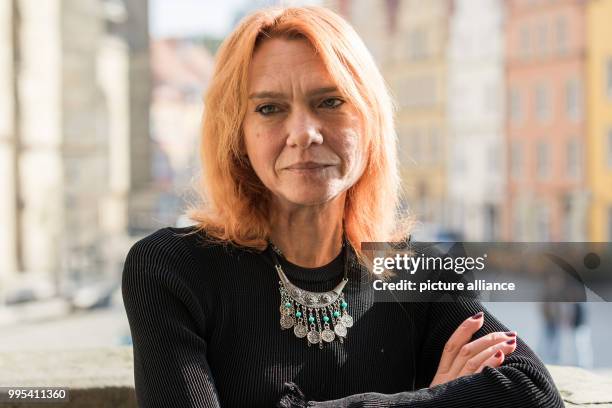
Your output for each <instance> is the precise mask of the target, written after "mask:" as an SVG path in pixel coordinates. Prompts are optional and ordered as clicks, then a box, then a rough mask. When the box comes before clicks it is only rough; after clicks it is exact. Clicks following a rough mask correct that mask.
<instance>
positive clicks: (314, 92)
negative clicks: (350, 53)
mask: <svg viewBox="0 0 612 408" xmlns="http://www.w3.org/2000/svg"><path fill="white" fill-rule="evenodd" d="M330 92H338V87H336V86H327V87H323V88H316V89H313V90H312V91H310V92H308V96H316V95H321V94H326V93H330ZM263 98H287V95H286V94H284V93H282V92H272V91H262V92H253V93H252V94H250V95H249V99H263Z"/></svg>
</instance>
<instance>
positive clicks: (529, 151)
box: [504, 0, 588, 241]
mask: <svg viewBox="0 0 612 408" xmlns="http://www.w3.org/2000/svg"><path fill="white" fill-rule="evenodd" d="M506 6H507V8H506V25H505V33H506V55H507V63H506V84H507V115H506V151H507V152H508V156H509V157H508V163H507V174H508V177H507V183H508V184H507V185H508V189H507V197H506V201H505V205H504V213H505V217H504V218H505V238H506V239H508V240H517V241H574V240H575V241H580V240H585V238H586V228H585V225H586V214H587V208H588V192H587V190H586V183H585V177H586V175H585V169H584V165H585V160H584V151H585V143H586V110H585V104H584V100H585V83H584V82H585V69H586V38H585V33H586V28H585V21H586V19H585V17H586V15H585V12H586V2H585V1H582V0H559V1H554V2H551V1H542V0H508V1H506Z"/></svg>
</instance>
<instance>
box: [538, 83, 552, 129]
mask: <svg viewBox="0 0 612 408" xmlns="http://www.w3.org/2000/svg"><path fill="white" fill-rule="evenodd" d="M535 113H536V117H537V118H538V120H540V121H545V120H547V119H549V118H550V96H549V92H548V88H547V87H546V85H544V84H538V85H536V88H535Z"/></svg>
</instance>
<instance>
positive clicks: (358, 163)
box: [338, 129, 365, 172]
mask: <svg viewBox="0 0 612 408" xmlns="http://www.w3.org/2000/svg"><path fill="white" fill-rule="evenodd" d="M361 141H362V138H361V135H360V133H359V132H358V131H356V130H354V129H350V130H347V131H345V132H344V137H343V138H342V140H341V142H340V144H339V147H338V149H339V150H338V151H339V153H340V156H341V158H342V160H343V161H344V162H345V166H346V167H347V168H346V169H345V172H349V171H350V172H354V171H358V170H359V169H360V168H361V167H362V164H363V162H364V160H365V158H364V154H363V147H362V146H361V144H362V143H361Z"/></svg>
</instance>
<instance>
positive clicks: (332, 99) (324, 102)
mask: <svg viewBox="0 0 612 408" xmlns="http://www.w3.org/2000/svg"><path fill="white" fill-rule="evenodd" d="M329 101H332V102H339V103H337V104H329V103H328V102H329ZM343 103H344V101H343V100H341V99H338V98H328V99H325V100H324V101H323V105H325V107H326V108H331V109H335V108H337V107H338V106H340V105H342V104H343Z"/></svg>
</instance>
